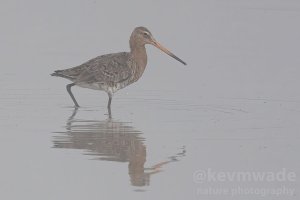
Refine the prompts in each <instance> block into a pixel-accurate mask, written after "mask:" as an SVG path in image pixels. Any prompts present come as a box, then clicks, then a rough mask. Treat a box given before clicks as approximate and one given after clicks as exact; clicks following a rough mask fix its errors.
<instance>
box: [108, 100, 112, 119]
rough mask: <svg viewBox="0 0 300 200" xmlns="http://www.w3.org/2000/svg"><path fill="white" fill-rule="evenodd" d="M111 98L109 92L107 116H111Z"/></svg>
mask: <svg viewBox="0 0 300 200" xmlns="http://www.w3.org/2000/svg"><path fill="white" fill-rule="evenodd" d="M111 100H112V95H111V94H108V104H107V111H108V116H109V118H111V109H110V105H111Z"/></svg>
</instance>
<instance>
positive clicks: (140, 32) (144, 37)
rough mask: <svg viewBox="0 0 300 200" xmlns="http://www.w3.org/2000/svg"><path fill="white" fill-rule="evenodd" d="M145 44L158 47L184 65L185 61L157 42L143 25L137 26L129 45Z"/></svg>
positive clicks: (132, 46)
mask: <svg viewBox="0 0 300 200" xmlns="http://www.w3.org/2000/svg"><path fill="white" fill-rule="evenodd" d="M145 44H151V45H153V46H155V47H157V48H158V49H160V50H162V51H163V52H165V53H166V54H168V55H169V56H171V57H173V58H174V59H176V60H177V61H179V62H181V63H182V64H184V65H186V63H185V62H184V61H183V60H181V59H180V58H178V57H177V56H175V55H174V54H173V53H172V52H170V51H169V50H168V49H167V48H165V47H164V46H162V45H161V44H160V43H159V42H157V41H156V40H155V39H154V37H153V35H152V33H151V32H150V31H149V30H148V29H147V28H145V27H137V28H135V29H134V30H133V32H132V34H131V37H130V46H131V48H134V46H144V45H145Z"/></svg>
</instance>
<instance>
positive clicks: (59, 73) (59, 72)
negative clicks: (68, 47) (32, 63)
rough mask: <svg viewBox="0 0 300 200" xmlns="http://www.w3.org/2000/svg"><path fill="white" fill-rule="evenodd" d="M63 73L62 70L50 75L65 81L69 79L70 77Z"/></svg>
mask: <svg viewBox="0 0 300 200" xmlns="http://www.w3.org/2000/svg"><path fill="white" fill-rule="evenodd" d="M63 72H64V70H56V71H54V72H53V73H52V74H51V76H58V77H62V78H66V79H71V77H69V76H67V75H65V74H64V73H63Z"/></svg>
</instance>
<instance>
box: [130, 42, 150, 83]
mask: <svg viewBox="0 0 300 200" xmlns="http://www.w3.org/2000/svg"><path fill="white" fill-rule="evenodd" d="M130 49H131V52H130V53H131V55H132V58H133V60H134V62H135V63H136V65H137V66H136V67H137V69H135V78H136V79H139V78H140V77H141V76H142V74H143V72H144V70H145V68H146V65H147V53H146V48H145V45H134V46H132V45H130Z"/></svg>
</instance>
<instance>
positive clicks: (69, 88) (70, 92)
mask: <svg viewBox="0 0 300 200" xmlns="http://www.w3.org/2000/svg"><path fill="white" fill-rule="evenodd" d="M74 85H75V83H70V84H68V85H67V91H68V93H69V95H70V96H71V98H72V100H73V102H74V104H75V106H76V107H79V105H78V103H77V101H76V99H75V97H74V95H73V93H72V91H71V87H72V86H74Z"/></svg>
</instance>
